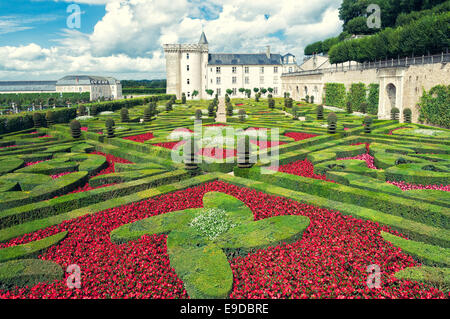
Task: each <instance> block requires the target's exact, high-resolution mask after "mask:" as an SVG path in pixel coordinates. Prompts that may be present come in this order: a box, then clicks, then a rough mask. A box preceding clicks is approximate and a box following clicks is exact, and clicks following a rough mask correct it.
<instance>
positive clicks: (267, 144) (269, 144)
mask: <svg viewBox="0 0 450 319" xmlns="http://www.w3.org/2000/svg"><path fill="white" fill-rule="evenodd" d="M250 143H252V144H255V145H257V146H258V147H259V148H260V149H262V150H264V149H266V148H270V147H272V146H278V145H283V144H286V142H281V141H260V140H250Z"/></svg>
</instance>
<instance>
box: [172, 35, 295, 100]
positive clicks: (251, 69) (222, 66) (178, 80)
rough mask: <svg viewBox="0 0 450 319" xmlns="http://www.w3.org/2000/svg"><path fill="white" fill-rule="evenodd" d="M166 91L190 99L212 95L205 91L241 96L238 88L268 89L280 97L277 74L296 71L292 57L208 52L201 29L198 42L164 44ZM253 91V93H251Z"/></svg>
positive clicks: (278, 75)
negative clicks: (183, 94)
mask: <svg viewBox="0 0 450 319" xmlns="http://www.w3.org/2000/svg"><path fill="white" fill-rule="evenodd" d="M164 52H165V56H166V73H167V94H176V95H177V98H181V95H182V93H185V94H186V97H187V98H188V99H192V98H193V97H192V94H193V93H194V91H197V92H198V95H197V97H196V98H200V99H207V98H212V97H213V96H209V95H208V94H207V93H206V90H213V91H214V93H217V94H218V95H219V96H224V95H225V93H226V90H227V89H231V90H233V94H232V96H234V97H243V96H244V94H242V93H240V92H239V89H240V88H245V89H250V90H252V92H253V89H254V88H265V89H268V88H272V89H273V95H274V96H282V95H283V91H282V89H281V87H282V83H281V75H282V74H283V73H290V72H296V71H298V65H297V63H296V59H295V56H294V55H292V54H290V53H288V54H286V55H284V56H282V55H280V54H273V53H271V52H270V47H267V50H266V52H265V53H259V54H248V53H245V54H239V53H209V49H208V41H207V39H206V36H205V33H203V32H202V35H201V37H200V41H199V42H198V44H165V45H164ZM252 94H254V93H252Z"/></svg>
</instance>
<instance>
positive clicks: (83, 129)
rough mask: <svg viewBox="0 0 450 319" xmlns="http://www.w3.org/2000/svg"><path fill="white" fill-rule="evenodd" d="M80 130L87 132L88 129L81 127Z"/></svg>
mask: <svg viewBox="0 0 450 319" xmlns="http://www.w3.org/2000/svg"><path fill="white" fill-rule="evenodd" d="M80 130H82V131H85V132H87V131H88V127H87V126H82V127H81V128H80Z"/></svg>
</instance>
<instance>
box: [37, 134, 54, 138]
mask: <svg viewBox="0 0 450 319" xmlns="http://www.w3.org/2000/svg"><path fill="white" fill-rule="evenodd" d="M44 137H52V136H51V135H42V136H38V137H37V138H44Z"/></svg>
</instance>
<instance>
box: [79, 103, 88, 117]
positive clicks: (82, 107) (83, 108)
mask: <svg viewBox="0 0 450 319" xmlns="http://www.w3.org/2000/svg"><path fill="white" fill-rule="evenodd" d="M77 111H78V116H85V115H87V108H86V106H85V105H84V104H82V105H80V106H79V107H78V109H77Z"/></svg>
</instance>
